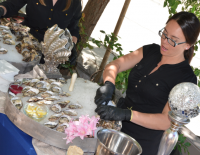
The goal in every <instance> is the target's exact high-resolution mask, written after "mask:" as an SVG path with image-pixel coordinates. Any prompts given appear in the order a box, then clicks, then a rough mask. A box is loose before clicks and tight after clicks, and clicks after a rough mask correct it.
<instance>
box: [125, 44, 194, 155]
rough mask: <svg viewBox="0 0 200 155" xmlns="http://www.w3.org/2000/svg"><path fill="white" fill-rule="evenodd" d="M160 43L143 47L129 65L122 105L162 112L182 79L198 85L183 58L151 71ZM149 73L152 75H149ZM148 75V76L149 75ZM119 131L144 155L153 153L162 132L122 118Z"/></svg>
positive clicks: (150, 111) (158, 53)
mask: <svg viewBox="0 0 200 155" xmlns="http://www.w3.org/2000/svg"><path fill="white" fill-rule="evenodd" d="M161 57H162V55H161V53H160V46H159V45H157V44H150V45H146V46H144V47H143V59H142V60H141V61H140V62H139V63H138V64H136V65H135V67H133V68H132V70H131V72H130V74H129V78H128V88H127V91H126V97H125V102H124V105H123V107H122V108H124V109H127V108H128V109H130V108H131V109H132V110H135V111H139V112H142V113H162V111H163V109H164V107H165V105H166V103H167V101H168V95H169V93H170V91H171V89H172V88H173V87H174V86H175V85H177V84H179V83H181V82H192V83H194V84H197V77H196V76H195V74H194V72H193V70H192V68H191V67H190V65H189V64H188V61H187V60H185V61H183V62H181V63H178V64H173V65H171V64H165V65H162V66H160V67H159V69H158V70H156V71H155V72H153V73H151V71H152V70H153V69H154V68H155V67H156V66H157V64H158V63H159V62H160V61H161ZM150 73H151V74H150ZM149 74H150V75H149ZM122 131H123V132H125V133H127V134H128V135H130V136H132V137H133V138H135V139H136V140H137V141H138V142H139V143H140V145H141V146H142V149H143V155H155V154H157V150H158V147H159V143H160V139H161V137H162V134H163V132H164V131H161V130H151V129H147V128H144V127H142V126H139V125H137V124H135V123H132V122H128V121H123V122H122Z"/></svg>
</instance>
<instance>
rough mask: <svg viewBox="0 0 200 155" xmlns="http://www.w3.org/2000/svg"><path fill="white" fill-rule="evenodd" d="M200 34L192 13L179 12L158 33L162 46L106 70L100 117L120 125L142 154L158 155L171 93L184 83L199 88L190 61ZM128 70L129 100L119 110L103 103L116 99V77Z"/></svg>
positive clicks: (134, 54) (129, 56)
mask: <svg viewBox="0 0 200 155" xmlns="http://www.w3.org/2000/svg"><path fill="white" fill-rule="evenodd" d="M199 32H200V22H199V20H198V18H197V17H196V16H195V15H194V14H193V13H188V12H180V13H177V14H175V15H173V16H172V17H171V18H170V19H169V20H168V21H167V23H166V26H165V27H164V28H163V29H161V30H160V31H159V36H160V37H161V45H157V44H150V45H145V46H143V47H141V48H139V49H138V50H136V51H134V52H132V53H130V54H127V55H125V56H123V57H120V58H119V59H117V60H114V61H112V62H111V63H109V64H108V65H107V66H106V67H105V70H104V73H103V79H104V82H105V84H104V86H101V87H100V88H98V89H97V92H96V96H95V103H96V104H97V108H96V109H95V111H96V112H97V113H98V114H99V115H100V118H101V119H105V120H116V121H122V129H121V131H122V132H124V133H126V134H128V135H130V136H132V137H133V138H134V139H136V140H137V141H138V142H139V144H140V145H141V147H142V149H143V153H142V155H156V154H157V151H158V147H159V143H160V140H161V137H162V134H163V132H164V130H166V129H168V128H169V127H170V120H169V118H168V112H169V111H170V107H169V103H168V95H169V93H170V91H171V89H172V88H173V87H174V86H175V85H177V84H179V83H181V82H192V83H194V84H197V77H196V76H195V74H194V72H193V70H192V68H191V67H190V65H189V63H190V61H191V59H192V57H193V52H194V44H195V42H196V41H197V38H198V35H199ZM130 68H132V70H131V72H130V74H129V78H128V88H127V91H126V97H125V98H121V99H120V100H119V102H118V103H117V107H113V106H108V105H102V103H104V102H106V103H107V102H108V101H109V100H111V99H112V94H113V92H114V90H115V85H114V84H115V78H116V76H117V73H119V72H122V71H125V70H127V69H130Z"/></svg>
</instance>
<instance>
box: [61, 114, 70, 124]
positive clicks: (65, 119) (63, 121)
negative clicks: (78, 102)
mask: <svg viewBox="0 0 200 155" xmlns="http://www.w3.org/2000/svg"><path fill="white" fill-rule="evenodd" d="M70 120H71V117H69V116H67V115H62V116H61V117H60V119H59V124H63V123H69V121H70Z"/></svg>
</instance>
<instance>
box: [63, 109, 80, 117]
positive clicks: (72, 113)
mask: <svg viewBox="0 0 200 155" xmlns="http://www.w3.org/2000/svg"><path fill="white" fill-rule="evenodd" d="M63 112H64V114H65V115H68V116H77V115H78V113H77V112H76V111H75V110H72V109H66V110H64V111H63Z"/></svg>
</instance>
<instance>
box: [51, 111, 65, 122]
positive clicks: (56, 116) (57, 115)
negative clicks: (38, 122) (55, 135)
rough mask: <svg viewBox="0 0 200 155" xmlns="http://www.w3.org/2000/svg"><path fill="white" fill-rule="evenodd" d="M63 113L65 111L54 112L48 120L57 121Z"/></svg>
mask: <svg viewBox="0 0 200 155" xmlns="http://www.w3.org/2000/svg"><path fill="white" fill-rule="evenodd" d="M62 115H63V113H60V114H53V115H51V116H50V117H49V118H48V120H49V121H51V122H55V121H57V120H59V118H60V117H61V116H62Z"/></svg>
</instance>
